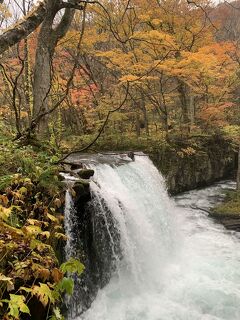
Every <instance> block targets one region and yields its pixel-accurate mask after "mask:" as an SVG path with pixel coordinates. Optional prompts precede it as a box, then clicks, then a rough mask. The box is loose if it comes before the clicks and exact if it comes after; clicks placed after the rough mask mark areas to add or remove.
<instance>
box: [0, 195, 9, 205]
mask: <svg viewBox="0 0 240 320" xmlns="http://www.w3.org/2000/svg"><path fill="white" fill-rule="evenodd" d="M0 202H1V203H2V204H3V205H4V207H6V206H7V205H8V203H9V200H8V197H7V196H6V195H0Z"/></svg>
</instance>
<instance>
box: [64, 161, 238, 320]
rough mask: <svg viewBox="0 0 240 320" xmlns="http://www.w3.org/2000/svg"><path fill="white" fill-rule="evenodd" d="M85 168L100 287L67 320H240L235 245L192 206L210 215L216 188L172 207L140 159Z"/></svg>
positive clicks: (189, 196)
mask: <svg viewBox="0 0 240 320" xmlns="http://www.w3.org/2000/svg"><path fill="white" fill-rule="evenodd" d="M91 166H92V167H93V168H94V170H95V175H94V178H93V180H92V181H91V194H92V201H91V202H90V204H89V205H88V208H86V212H85V217H86V215H87V216H89V214H90V212H91V218H89V219H90V220H91V248H90V250H95V254H94V256H95V259H93V261H94V263H93V265H94V268H93V269H94V270H92V271H93V274H94V276H93V277H92V280H93V281H94V279H95V280H97V281H98V283H99V285H98V287H97V290H96V293H95V294H94V301H92V300H93V299H92V300H91V303H90V304H89V305H88V307H89V308H88V310H82V311H85V312H83V313H81V314H80V315H79V316H77V315H76V314H75V315H74V316H71V317H70V319H75V320H80V319H81V320H220V319H225V320H239V319H240V244H239V239H237V236H236V235H235V234H233V233H231V232H227V231H225V230H224V229H223V227H222V226H220V225H218V224H215V223H214V222H213V221H212V220H210V219H209V218H208V217H207V215H206V213H205V212H204V211H201V210H194V209H192V208H191V207H192V206H193V205H194V206H199V207H203V208H206V209H209V208H210V207H211V205H212V202H213V198H214V197H216V195H217V194H218V193H220V192H221V187H222V185H218V186H216V187H212V188H209V189H206V190H204V191H194V192H189V193H186V194H183V195H181V196H179V197H177V198H176V200H175V201H174V200H173V199H170V198H169V196H168V195H167V192H166V188H165V184H164V179H163V178H162V176H161V175H160V174H159V172H158V171H157V169H156V168H155V167H154V165H153V164H152V162H151V161H150V160H149V159H148V157H146V156H141V155H140V156H137V157H136V159H135V161H134V162H129V163H126V164H122V165H117V166H116V165H114V164H112V163H99V164H96V163H92V164H91ZM89 252H90V251H89ZM91 252H92V251H91ZM89 261H90V260H88V261H87V263H89V265H90V264H91V263H90V262H89ZM96 261H98V262H96ZM99 261H100V262H99ZM90 282H91V281H90ZM76 304H77V305H78V306H80V305H81V304H82V301H81V297H80V296H78V299H75V305H76ZM85 309H87V308H85Z"/></svg>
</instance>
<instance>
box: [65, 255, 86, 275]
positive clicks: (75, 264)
mask: <svg viewBox="0 0 240 320" xmlns="http://www.w3.org/2000/svg"><path fill="white" fill-rule="evenodd" d="M60 269H61V270H62V272H63V273H66V272H69V273H75V272H77V273H78V275H80V274H81V273H82V272H83V271H84V269H85V267H84V265H83V264H82V263H81V262H80V261H79V260H77V259H74V258H70V259H69V260H68V261H67V262H64V263H63V264H61V266H60Z"/></svg>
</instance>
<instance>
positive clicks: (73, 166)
mask: <svg viewBox="0 0 240 320" xmlns="http://www.w3.org/2000/svg"><path fill="white" fill-rule="evenodd" d="M82 168H84V166H83V164H82V163H72V164H71V170H78V169H82Z"/></svg>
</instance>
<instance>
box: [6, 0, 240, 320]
mask: <svg viewBox="0 0 240 320" xmlns="http://www.w3.org/2000/svg"><path fill="white" fill-rule="evenodd" d="M0 30H1V31H0V54H1V60H0V88H1V90H0V233H1V234H0V317H1V318H2V319H5V320H9V319H35V320H37V319H45V318H46V319H51V320H60V319H63V315H62V313H61V312H62V311H60V309H61V308H60V306H61V303H62V296H63V295H64V294H69V295H70V294H71V293H72V291H73V281H72V279H71V278H70V274H71V273H78V274H81V273H82V272H83V270H84V265H83V264H82V263H81V262H80V261H79V260H78V259H73V258H72V259H70V260H68V261H67V262H64V260H63V259H62V257H61V254H59V252H60V251H61V248H62V247H63V246H64V243H65V241H66V235H65V232H64V227H63V220H64V216H63V206H64V201H65V189H64V187H63V185H62V181H61V177H60V176H59V172H60V171H61V170H63V166H64V165H66V158H67V157H68V156H69V155H72V154H74V153H76V152H80V153H81V152H90V153H91V152H92V153H96V152H101V151H102V152H109V151H114V152H116V151H129V150H131V151H133V152H134V151H143V152H145V153H147V154H151V153H154V152H155V151H156V150H163V149H164V150H165V149H166V148H169V149H171V152H173V153H175V154H176V155H177V156H178V157H179V158H180V159H183V158H184V159H189V158H191V156H195V155H197V154H198V153H200V151H199V150H200V145H203V144H205V142H206V141H210V140H211V139H212V137H214V139H215V140H216V141H225V142H226V143H227V145H228V146H230V148H231V150H233V152H234V154H235V156H236V159H237V156H238V154H239V156H238V169H237V160H236V171H237V174H236V177H237V178H236V180H237V189H238V190H240V109H239V108H240V1H239V0H237V1H232V2H228V1H224V2H220V3H219V2H217V1H214V2H211V1H209V0H112V1H106V0H89V1H88V0H83V1H82V0H81V1H79V0H40V1H34V0H0ZM209 139H210V140H209ZM219 139H220V140H219ZM215 140H214V141H215ZM206 143H207V142H206ZM220 147H221V146H220ZM65 168H66V167H65ZM73 192H74V191H73ZM235 197H236V199H235V200H233V199H232V198H231V200H230V201H232V202H234V203H235V204H236V203H237V212H238V213H239V212H240V210H239V205H240V197H239V193H237V194H236V195H235ZM234 210H235V209H234ZM80 260H81V259H80ZM36 306H37V308H36ZM39 310H42V311H39ZM63 313H64V312H63ZM39 314H41V315H40V316H39ZM42 314H44V318H43V317H42Z"/></svg>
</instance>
